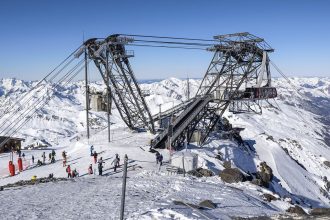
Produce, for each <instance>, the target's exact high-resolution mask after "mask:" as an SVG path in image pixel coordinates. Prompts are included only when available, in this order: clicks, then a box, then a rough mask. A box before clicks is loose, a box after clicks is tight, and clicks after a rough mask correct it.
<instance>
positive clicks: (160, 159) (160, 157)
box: [158, 154, 163, 166]
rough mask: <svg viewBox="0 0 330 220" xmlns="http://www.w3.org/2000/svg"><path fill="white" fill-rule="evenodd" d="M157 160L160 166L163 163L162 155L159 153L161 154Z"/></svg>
mask: <svg viewBox="0 0 330 220" xmlns="http://www.w3.org/2000/svg"><path fill="white" fill-rule="evenodd" d="M158 161H159V164H160V166H162V165H163V155H161V154H160V155H159V158H158Z"/></svg>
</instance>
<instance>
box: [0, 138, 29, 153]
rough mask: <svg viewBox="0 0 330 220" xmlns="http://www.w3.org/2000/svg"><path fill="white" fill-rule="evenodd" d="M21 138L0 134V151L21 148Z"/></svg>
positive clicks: (4, 151) (5, 151)
mask: <svg viewBox="0 0 330 220" xmlns="http://www.w3.org/2000/svg"><path fill="white" fill-rule="evenodd" d="M22 141H24V139H22V138H15V137H6V136H0V153H7V152H11V151H17V150H21V148H22Z"/></svg>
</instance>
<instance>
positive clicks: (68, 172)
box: [65, 165, 72, 178]
mask: <svg viewBox="0 0 330 220" xmlns="http://www.w3.org/2000/svg"><path fill="white" fill-rule="evenodd" d="M65 171H66V172H67V174H68V178H72V175H71V167H70V165H68V167H67V168H66V170H65Z"/></svg>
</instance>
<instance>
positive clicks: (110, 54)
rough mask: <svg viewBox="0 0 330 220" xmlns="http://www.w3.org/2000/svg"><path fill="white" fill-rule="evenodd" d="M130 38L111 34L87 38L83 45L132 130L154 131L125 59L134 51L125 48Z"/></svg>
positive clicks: (140, 93) (146, 107)
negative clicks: (102, 37) (104, 37)
mask: <svg viewBox="0 0 330 220" xmlns="http://www.w3.org/2000/svg"><path fill="white" fill-rule="evenodd" d="M130 41H131V39H130V38H127V37H121V36H119V35H111V36H109V37H108V38H106V39H104V40H98V39H90V40H88V41H86V42H85V47H86V50H87V54H88V58H89V59H92V60H93V61H94V63H95V65H96V67H97V68H98V70H99V72H100V73H101V76H102V78H103V80H104V82H105V84H106V85H107V88H108V90H109V91H110V93H111V97H112V98H113V101H114V103H115V105H116V107H117V109H118V112H119V114H120V116H121V117H122V119H123V121H124V122H125V123H126V125H127V126H128V127H129V128H130V129H132V130H141V129H147V130H149V131H150V132H152V133H154V132H155V128H154V122H153V118H152V117H151V114H150V111H149V108H148V106H147V104H146V102H145V100H144V97H143V95H142V92H141V89H140V88H139V85H138V82H137V80H136V78H135V75H134V73H133V70H132V68H131V66H130V63H129V60H128V59H129V58H130V57H133V56H134V54H133V53H132V52H131V51H126V49H125V44H127V43H129V42H130Z"/></svg>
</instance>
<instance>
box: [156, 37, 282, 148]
mask: <svg viewBox="0 0 330 220" xmlns="http://www.w3.org/2000/svg"><path fill="white" fill-rule="evenodd" d="M214 39H215V40H217V41H218V43H217V44H215V45H214V46H212V47H211V48H209V49H208V50H209V51H213V52H214V56H213V59H212V61H211V63H210V65H209V67H208V69H207V71H206V74H205V76H204V78H203V80H202V83H201V85H200V87H199V89H198V92H197V95H196V97H195V100H194V102H193V103H192V104H190V105H189V106H187V108H186V109H185V110H184V111H183V112H182V113H181V114H180V115H179V116H178V117H177V118H176V119H175V120H174V121H173V123H172V126H169V128H167V129H166V130H164V131H163V132H162V133H161V134H159V135H158V136H157V137H156V138H155V139H154V141H153V144H152V146H153V147H155V148H158V147H159V148H163V147H166V146H167V147H170V148H179V147H180V146H183V143H184V141H185V139H186V140H188V142H189V140H190V139H191V137H192V135H193V132H194V131H195V130H199V131H200V132H201V143H204V142H205V140H206V138H207V137H208V136H209V134H210V132H212V131H213V130H214V128H215V126H216V124H217V123H218V122H219V120H220V118H221V117H222V115H223V113H224V112H225V110H226V109H227V108H228V107H229V106H230V104H231V105H232V106H233V107H232V108H230V109H231V110H233V111H234V110H235V111H236V113H238V112H240V113H241V112H248V111H250V110H253V108H252V104H251V103H256V101H257V100H260V99H268V98H275V97H276V89H275V88H273V87H271V78H270V70H269V58H268V53H269V52H273V49H272V48H270V47H269V45H268V44H266V43H265V41H264V40H263V39H261V38H258V37H256V36H254V35H251V34H249V33H247V32H245V33H237V34H229V35H219V36H215V37H214ZM262 84H264V85H262ZM250 106H251V107H250Z"/></svg>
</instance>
